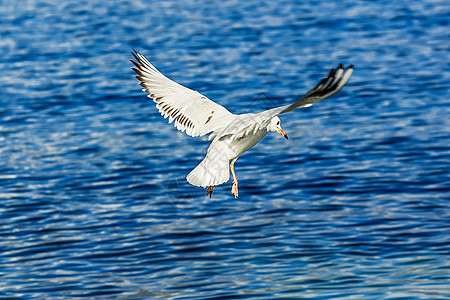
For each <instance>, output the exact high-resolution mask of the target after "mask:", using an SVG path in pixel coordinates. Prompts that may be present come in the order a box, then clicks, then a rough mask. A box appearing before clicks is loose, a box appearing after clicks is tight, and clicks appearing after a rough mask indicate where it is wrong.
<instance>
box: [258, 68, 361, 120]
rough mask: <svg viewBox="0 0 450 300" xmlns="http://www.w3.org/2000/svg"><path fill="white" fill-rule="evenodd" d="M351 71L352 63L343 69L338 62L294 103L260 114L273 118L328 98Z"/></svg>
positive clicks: (340, 87) (341, 86)
mask: <svg viewBox="0 0 450 300" xmlns="http://www.w3.org/2000/svg"><path fill="white" fill-rule="evenodd" d="M352 73H353V65H350V66H349V67H348V68H347V69H345V70H344V66H343V65H342V64H339V66H338V67H337V68H336V69H331V70H330V73H329V74H328V76H327V77H326V78H323V79H322V80H321V81H320V82H319V83H318V84H317V85H316V86H315V87H314V88H313V89H311V90H310V91H309V92H307V93H306V94H305V95H304V96H303V97H301V98H300V99H299V100H297V101H296V102H295V103H293V104H290V105H286V106H280V107H276V108H273V109H270V110H267V111H265V112H262V113H261V114H262V115H264V116H265V117H266V118H273V117H275V116H278V115H281V114H284V113H287V112H290V111H292V110H294V109H297V108H302V107H310V106H311V105H313V104H314V103H317V102H319V101H322V100H324V99H326V98H329V97H331V96H333V95H334V94H336V93H337V92H339V91H340V90H341V89H342V88H343V87H344V85H345V84H346V83H347V81H348V80H349V79H350V76H352Z"/></svg>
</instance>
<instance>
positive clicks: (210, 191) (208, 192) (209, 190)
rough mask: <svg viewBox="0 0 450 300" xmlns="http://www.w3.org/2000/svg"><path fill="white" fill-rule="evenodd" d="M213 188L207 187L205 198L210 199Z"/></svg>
mask: <svg viewBox="0 0 450 300" xmlns="http://www.w3.org/2000/svg"><path fill="white" fill-rule="evenodd" d="M213 188H214V187H213V186H212V185H210V186H209V187H208V189H207V190H206V196H208V195H209V198H211V195H212V192H213Z"/></svg>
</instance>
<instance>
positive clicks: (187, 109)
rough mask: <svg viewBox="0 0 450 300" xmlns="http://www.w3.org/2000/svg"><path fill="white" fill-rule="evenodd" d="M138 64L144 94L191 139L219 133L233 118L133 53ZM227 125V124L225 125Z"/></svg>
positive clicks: (222, 109)
mask: <svg viewBox="0 0 450 300" xmlns="http://www.w3.org/2000/svg"><path fill="white" fill-rule="evenodd" d="M132 54H133V56H134V58H135V59H136V61H133V60H131V62H132V63H133V64H134V65H135V67H136V68H132V69H133V71H135V72H136V74H137V75H136V76H135V77H136V78H137V79H138V80H139V81H140V85H141V86H142V87H143V88H144V89H143V91H144V92H146V93H148V94H149V95H148V97H150V98H152V99H153V101H154V102H155V103H156V108H157V109H158V111H159V112H160V114H161V115H162V116H163V117H164V118H167V117H168V118H169V123H172V122H173V121H174V120H175V123H174V126H175V127H176V128H177V129H178V130H180V131H182V132H184V131H186V134H188V135H190V136H203V135H205V134H207V133H210V132H219V131H221V130H223V127H224V125H227V122H226V121H225V120H227V119H228V120H229V119H230V118H232V117H234V115H233V114H232V113H231V112H229V111H228V110H227V109H226V108H225V107H223V106H222V105H220V104H217V103H215V102H214V101H211V100H210V99H208V98H207V97H205V96H203V95H202V94H200V93H199V92H197V91H193V90H191V89H189V88H187V87H184V86H182V85H181V84H178V83H176V82H175V81H173V80H171V79H169V78H167V77H166V76H164V75H163V74H162V73H161V72H159V71H158V70H157V69H156V68H155V67H154V66H153V65H152V64H151V63H150V62H149V61H148V60H147V59H146V58H145V57H144V56H143V55H142V54H140V53H138V52H136V51H135V52H134V53H133V52H132ZM224 121H225V122H224Z"/></svg>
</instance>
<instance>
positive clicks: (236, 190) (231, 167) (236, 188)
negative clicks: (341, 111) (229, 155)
mask: <svg viewBox="0 0 450 300" xmlns="http://www.w3.org/2000/svg"><path fill="white" fill-rule="evenodd" d="M236 160H237V158H235V159H233V160H232V161H231V164H230V169H231V174H233V187H232V188H231V193H232V194H233V195H234V199H237V197H239V193H238V181H237V178H236V173H234V163H235V162H236Z"/></svg>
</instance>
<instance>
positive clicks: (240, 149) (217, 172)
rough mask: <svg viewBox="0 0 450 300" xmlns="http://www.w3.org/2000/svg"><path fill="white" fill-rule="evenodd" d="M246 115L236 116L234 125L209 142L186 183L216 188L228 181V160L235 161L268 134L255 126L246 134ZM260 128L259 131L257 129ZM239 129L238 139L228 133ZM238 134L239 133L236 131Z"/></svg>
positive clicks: (264, 128)
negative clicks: (254, 128)
mask: <svg viewBox="0 0 450 300" xmlns="http://www.w3.org/2000/svg"><path fill="white" fill-rule="evenodd" d="M247 118H248V116H246V115H238V116H237V118H236V119H235V120H234V122H235V123H234V124H233V123H232V124H230V128H227V129H228V130H224V131H223V132H222V133H220V134H218V135H216V136H215V138H214V139H213V141H212V142H211V144H210V146H209V148H208V151H207V152H206V156H205V158H204V159H203V160H202V161H201V162H200V163H199V164H198V166H197V167H195V169H194V170H192V171H191V172H190V173H189V174H188V176H187V177H186V179H187V181H188V182H189V183H190V184H192V185H195V186H200V187H208V186H216V185H220V184H222V183H225V182H227V181H228V180H229V179H230V171H229V168H228V164H229V162H230V160H234V159H237V158H238V157H240V156H241V155H242V154H244V152H246V151H247V150H249V149H251V148H253V146H255V145H256V144H257V143H258V142H259V141H260V140H261V139H262V138H263V137H264V136H266V134H267V133H268V132H269V131H268V130H267V127H265V126H261V125H263V124H259V125H260V126H257V128H258V129H256V130H254V131H251V132H248V133H246V126H245V124H246V123H245V122H244V121H245V120H246V119H247ZM259 127H261V129H260V128H259ZM237 128H240V133H241V135H240V136H239V138H233V135H232V134H231V133H228V132H236V130H233V129H237ZM237 132H239V131H237Z"/></svg>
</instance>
